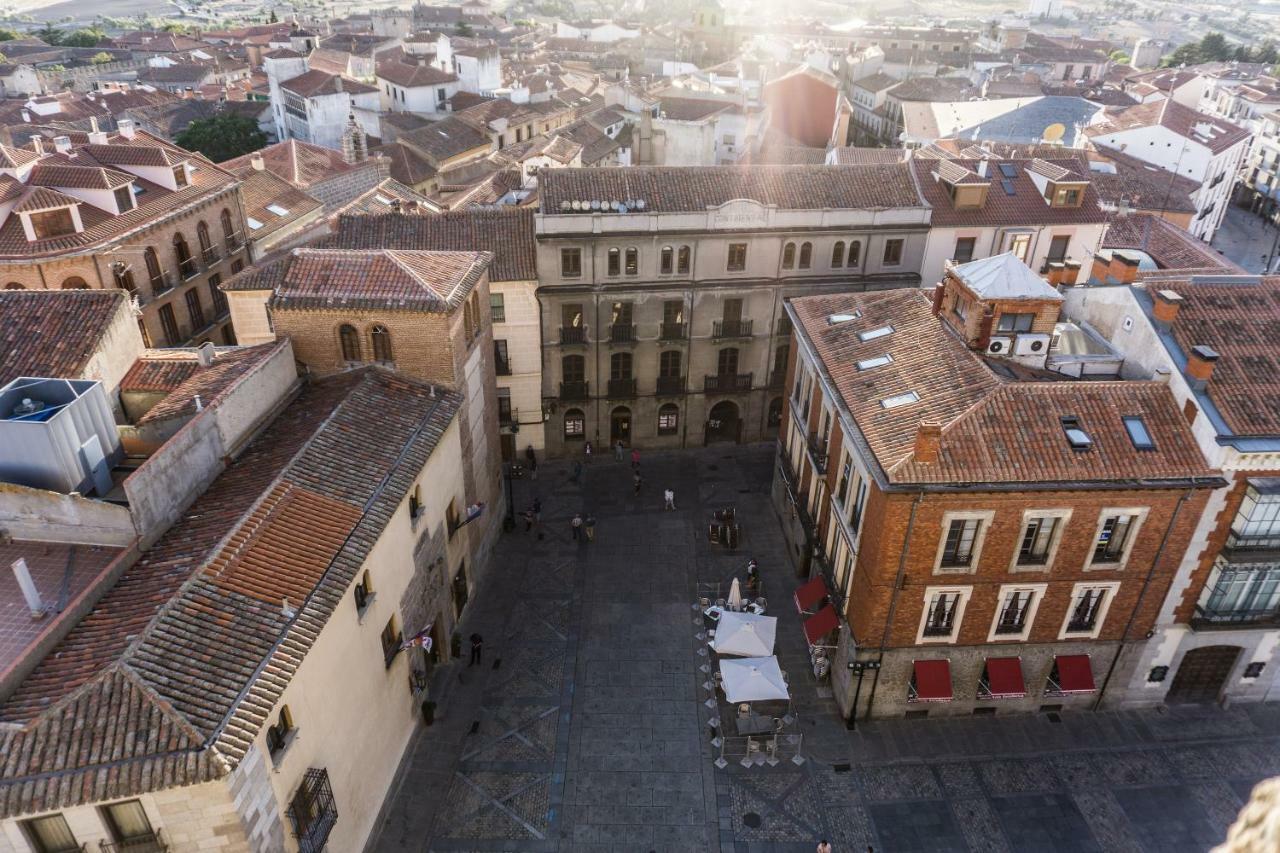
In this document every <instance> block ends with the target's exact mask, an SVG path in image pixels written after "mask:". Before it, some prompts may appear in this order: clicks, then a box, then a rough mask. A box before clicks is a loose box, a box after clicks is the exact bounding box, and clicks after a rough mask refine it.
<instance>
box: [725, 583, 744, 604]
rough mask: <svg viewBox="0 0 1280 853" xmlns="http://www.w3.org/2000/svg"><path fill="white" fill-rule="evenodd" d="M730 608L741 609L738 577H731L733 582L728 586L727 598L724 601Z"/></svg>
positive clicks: (740, 589) (740, 590)
mask: <svg viewBox="0 0 1280 853" xmlns="http://www.w3.org/2000/svg"><path fill="white" fill-rule="evenodd" d="M726 604H727V605H728V607H729V609H730V610H741V609H742V585H741V584H740V583H738V579H737V578H734V579H733V584H731V585H730V587H729V599H728V601H727V602H726Z"/></svg>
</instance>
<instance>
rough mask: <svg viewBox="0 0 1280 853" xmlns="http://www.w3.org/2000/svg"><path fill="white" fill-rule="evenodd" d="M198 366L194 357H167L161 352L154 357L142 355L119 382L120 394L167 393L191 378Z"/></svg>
mask: <svg viewBox="0 0 1280 853" xmlns="http://www.w3.org/2000/svg"><path fill="white" fill-rule="evenodd" d="M199 366H200V362H199V361H197V360H196V359H195V358H194V357H191V358H188V357H187V354H186V353H182V357H181V358H173V357H169V356H168V355H167V354H164V353H163V351H161V352H160V353H157V354H155V355H152V354H149V353H148V354H144V355H143V356H142V357H141V358H139V359H138V360H137V361H135V362H134V363H133V367H130V368H129V372H128V373H126V374H125V375H124V378H123V379H121V380H120V392H121V393H126V394H127V393H155V392H159V391H163V392H164V393H166V394H167V393H169V392H170V391H173V390H174V389H175V388H177V387H178V386H179V385H181V384H182V383H183V382H185V381H186V380H188V379H190V378H191V375H192V374H193V373H195V372H196V369H197V368H198V367H199Z"/></svg>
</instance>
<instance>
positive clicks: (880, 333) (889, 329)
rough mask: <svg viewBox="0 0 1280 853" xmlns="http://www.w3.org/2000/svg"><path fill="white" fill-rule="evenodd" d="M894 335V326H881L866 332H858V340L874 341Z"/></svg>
mask: <svg viewBox="0 0 1280 853" xmlns="http://www.w3.org/2000/svg"><path fill="white" fill-rule="evenodd" d="M892 334H893V326H880V327H879V328H875V329H867V330H866V331H865V332H858V340H860V341H863V342H866V341H874V340H875V339H876V338H883V337H884V336H885V335H892Z"/></svg>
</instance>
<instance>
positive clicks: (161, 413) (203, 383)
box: [126, 340, 286, 425]
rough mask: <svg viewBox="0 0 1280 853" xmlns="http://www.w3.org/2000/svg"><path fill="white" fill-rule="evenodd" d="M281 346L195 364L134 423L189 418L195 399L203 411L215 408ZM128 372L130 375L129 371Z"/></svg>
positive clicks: (232, 352)
mask: <svg viewBox="0 0 1280 853" xmlns="http://www.w3.org/2000/svg"><path fill="white" fill-rule="evenodd" d="M285 345H286V342H285V341H283V340H281V341H272V342H271V343H265V344H259V345H257V346H252V347H234V348H230V349H220V350H218V351H217V352H216V355H215V357H214V360H213V364H211V365H209V366H208V367H201V366H200V365H199V362H196V366H195V368H194V369H193V370H191V372H190V374H189V375H188V376H186V377H185V378H183V379H182V381H180V382H179V383H178V384H177V385H176V386H174V387H173V389H172V390H171V391H170V392H169V395H168V396H167V397H165V398H164V399H163V400H161V401H160V402H159V403H157V404H156V405H154V406H152V407H151V408H150V409H148V410H147V413H146V414H145V415H143V416H142V417H141V418H139V419H138V424H139V425H142V424H148V423H155V422H157V421H163V420H168V419H170V418H179V417H190V416H191V415H193V414H195V402H194V401H195V398H196V397H199V398H200V401H201V405H202V406H203V407H204V408H206V409H207V408H209V407H211V406H216V405H217V404H218V403H219V402H220V401H221V400H222V398H223V397H224V396H225V395H226V394H227V392H229V391H230V390H231V389H232V388H233V387H234V386H235V385H236V384H237V383H238V382H240V381H241V380H242V379H243V378H244V377H245V376H247V375H248V374H250V373H252V372H253V371H254V370H256V369H257V368H258V367H259V366H261V365H263V364H265V363H266V362H268V361H269V360H270V359H271V358H272V357H273V356H274V355H275V354H276V353H278V352H279V351H280V350H281V349H283V348H284V346H285ZM190 358H191V360H192V361H195V359H196V356H195V353H194V352H193V353H190ZM135 367H136V365H135ZM129 372H130V373H132V372H133V368H130V371H129ZM126 378H128V377H127V376H126ZM174 378H176V376H175V377H174Z"/></svg>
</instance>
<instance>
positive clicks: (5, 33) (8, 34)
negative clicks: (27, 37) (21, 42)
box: [0, 28, 18, 41]
mask: <svg viewBox="0 0 1280 853" xmlns="http://www.w3.org/2000/svg"><path fill="white" fill-rule="evenodd" d="M16 38H18V31H17V30H11V29H8V28H5V29H0V41H13V40H14V39H16Z"/></svg>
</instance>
